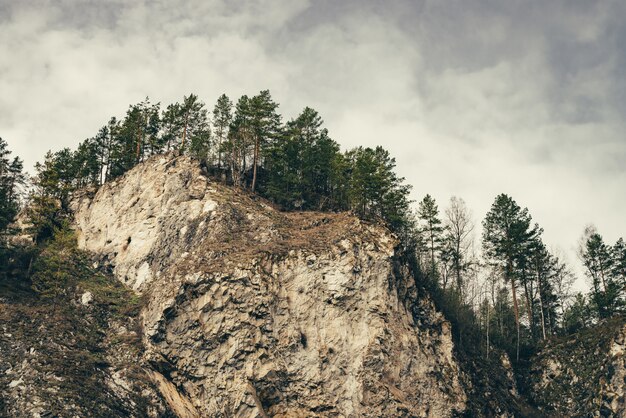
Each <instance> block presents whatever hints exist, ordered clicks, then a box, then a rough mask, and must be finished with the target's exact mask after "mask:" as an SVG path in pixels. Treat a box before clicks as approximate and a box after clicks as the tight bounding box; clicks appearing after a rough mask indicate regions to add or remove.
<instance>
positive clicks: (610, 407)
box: [526, 317, 626, 417]
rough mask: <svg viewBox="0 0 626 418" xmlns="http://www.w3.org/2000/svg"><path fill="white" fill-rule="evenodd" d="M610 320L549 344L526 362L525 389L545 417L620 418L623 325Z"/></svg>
mask: <svg viewBox="0 0 626 418" xmlns="http://www.w3.org/2000/svg"><path fill="white" fill-rule="evenodd" d="M624 319H625V318H624V317H615V318H611V319H610V320H605V321H604V322H602V323H600V324H598V325H597V326H594V327H592V328H590V329H586V330H582V331H579V332H578V333H576V334H574V335H571V336H569V337H563V338H560V339H557V340H554V341H551V342H550V343H549V344H548V345H547V346H546V347H544V348H543V349H542V350H541V351H540V352H539V353H538V355H537V356H536V357H535V358H533V359H532V367H531V370H530V373H529V376H528V382H527V385H526V386H527V387H528V389H529V391H530V395H531V398H532V399H533V400H534V401H535V402H536V403H537V404H538V405H539V406H540V407H541V409H543V410H544V411H546V412H547V413H548V414H550V415H551V416H552V415H553V416H581V417H582V416H603V417H626V357H625V353H626V322H625V321H624Z"/></svg>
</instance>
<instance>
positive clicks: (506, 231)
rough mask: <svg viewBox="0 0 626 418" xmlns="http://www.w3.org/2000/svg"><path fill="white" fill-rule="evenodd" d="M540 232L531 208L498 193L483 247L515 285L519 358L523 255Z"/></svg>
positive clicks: (484, 233) (488, 217) (486, 221)
mask: <svg viewBox="0 0 626 418" xmlns="http://www.w3.org/2000/svg"><path fill="white" fill-rule="evenodd" d="M536 236H537V231H536V230H535V229H533V228H531V216H530V215H529V213H528V209H522V208H520V207H519V206H518V205H517V203H515V201H514V200H513V199H511V198H510V197H509V196H507V195H505V194H501V195H499V196H497V197H496V199H495V201H494V203H493V205H492V206H491V210H490V211H489V212H488V213H487V216H486V217H485V220H484V221H483V250H484V254H485V256H486V257H487V258H488V259H489V261H490V262H491V263H492V264H493V265H495V266H497V267H498V268H499V269H500V270H501V271H502V272H503V274H504V279H505V281H507V282H509V284H510V286H511V296H512V299H513V311H514V314H515V325H516V329H517V339H516V341H517V344H516V346H517V350H516V358H517V359H518V360H519V346H520V321H519V305H518V300H517V293H516V287H517V281H518V279H519V277H520V269H519V267H520V266H519V265H518V263H519V260H520V255H521V254H523V253H524V252H525V251H526V250H527V249H528V244H529V242H531V241H532V240H533V239H534V238H535V237H536Z"/></svg>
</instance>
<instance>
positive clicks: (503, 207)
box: [0, 90, 626, 362]
mask: <svg viewBox="0 0 626 418" xmlns="http://www.w3.org/2000/svg"><path fill="white" fill-rule="evenodd" d="M168 152H175V153H178V154H186V155H190V156H192V157H194V158H196V159H198V160H199V161H201V162H202V164H203V165H204V167H205V169H206V171H207V173H208V174H209V175H210V176H212V177H213V178H214V179H215V180H216V181H221V182H224V183H227V184H230V185H232V186H234V187H237V188H240V189H242V190H246V191H248V192H249V193H251V194H257V195H259V196H261V197H264V198H266V199H268V200H269V201H271V202H273V203H274V204H276V206H277V207H279V208H281V209H283V210H289V211H291V210H298V211H305V210H316V211H352V212H353V213H355V214H356V215H357V216H359V217H361V218H363V219H365V220H368V221H381V222H384V223H385V224H387V225H388V227H389V228H390V229H391V230H392V231H393V232H394V233H395V234H396V235H397V236H398V238H399V239H400V242H401V245H400V246H401V248H400V250H401V251H402V253H403V254H405V256H406V258H407V260H408V261H409V262H410V263H411V265H412V267H413V271H414V274H415V276H416V277H417V278H418V280H419V283H421V284H422V286H423V287H424V288H426V289H428V290H429V291H430V292H431V293H432V294H433V295H434V296H435V299H436V301H437V303H438V306H439V307H440V309H442V310H443V311H444V313H445V314H446V316H447V318H448V319H450V320H451V321H452V322H453V324H454V327H453V329H454V334H455V338H456V342H457V345H458V346H460V347H464V348H465V349H467V350H471V351H472V352H475V353H477V354H479V355H480V356H483V357H486V358H489V355H490V352H491V351H492V350H493V349H494V348H499V349H503V350H505V351H507V352H508V353H509V355H510V356H511V358H512V359H513V360H514V361H515V362H518V361H519V360H520V359H524V358H528V357H529V356H530V355H531V354H532V353H534V352H535V351H536V350H537V348H538V347H540V346H541V345H542V344H543V343H544V342H545V341H547V340H549V339H551V338H552V337H555V336H563V335H567V334H569V333H572V332H575V331H577V330H579V329H582V328H586V327H589V326H591V325H593V324H596V323H598V322H599V321H601V320H603V319H605V318H610V317H613V316H616V315H622V314H623V313H624V311H625V308H626V301H625V298H626V289H625V287H626V245H625V244H624V240H623V239H621V238H620V239H619V240H618V241H617V242H616V243H615V244H613V245H611V244H610V243H606V242H605V241H604V239H603V237H602V235H601V234H600V233H599V232H598V231H597V230H596V229H595V228H593V227H588V228H587V229H586V230H585V231H584V232H583V235H582V237H581V241H580V244H579V254H580V261H581V263H582V265H583V267H584V271H585V274H586V276H587V279H588V283H589V284H590V291H589V293H587V294H582V293H576V294H573V292H572V283H573V282H574V280H575V277H574V274H573V273H572V268H571V267H570V266H568V265H567V264H566V263H565V262H564V260H563V259H562V258H561V257H559V256H558V255H557V254H553V253H551V251H550V250H549V249H548V245H547V244H546V243H545V242H544V240H543V238H542V233H543V230H542V228H541V227H540V226H539V225H538V224H536V223H534V222H533V219H532V216H531V214H530V213H529V211H528V210H527V209H526V208H524V207H523V206H520V205H519V204H518V203H517V202H515V200H514V199H513V198H512V197H510V196H508V195H506V194H500V195H498V196H496V197H495V199H494V202H493V205H492V207H491V210H490V211H489V212H488V213H487V214H486V216H485V218H484V220H483V221H482V225H481V226H482V231H481V232H480V238H481V239H480V245H478V244H477V243H476V241H477V240H476V235H477V234H478V233H479V231H478V228H476V225H475V224H474V222H473V220H472V214H471V211H470V209H469V208H468V207H467V206H466V205H465V203H464V201H463V200H462V199H461V198H458V197H452V198H451V199H450V202H449V204H448V206H447V207H446V208H445V209H444V210H443V211H440V210H439V207H438V204H437V202H436V201H435V200H434V199H433V198H432V197H431V196H430V195H428V194H426V195H425V197H424V198H423V199H422V200H421V201H420V202H418V204H417V205H414V203H416V202H411V201H410V198H409V192H410V190H411V186H410V185H407V184H406V183H405V180H404V179H403V178H401V177H399V176H398V175H397V174H396V172H395V160H394V158H393V157H392V156H391V155H390V154H389V153H388V152H387V151H386V150H385V149H384V148H383V147H376V148H367V147H358V148H355V149H351V150H347V151H341V149H340V146H339V144H338V143H337V142H336V141H335V140H333V139H332V138H331V137H330V135H329V132H328V130H327V129H325V128H324V127H323V120H322V118H321V117H320V115H319V114H318V113H317V112H316V111H315V110H313V109H311V108H309V107H306V108H305V109H304V110H303V111H302V112H301V113H300V114H299V115H298V116H297V117H296V118H294V119H291V120H289V121H286V122H283V120H282V116H281V115H280V114H279V113H278V103H276V102H275V101H274V100H273V98H272V96H271V94H270V92H269V91H268V90H264V91H261V92H260V93H259V94H257V95H255V96H252V97H249V96H242V97H240V98H239V99H237V101H236V102H233V101H232V100H231V99H230V98H229V97H228V96H226V95H222V96H220V97H219V98H218V99H217V102H216V104H215V106H214V107H213V109H209V108H208V107H207V106H206V104H205V103H203V102H202V101H201V100H200V99H199V98H198V97H197V96H196V95H194V94H190V95H189V96H186V97H184V98H183V100H182V101H181V102H180V103H173V104H169V105H167V106H161V105H160V104H159V103H151V102H150V101H149V100H148V99H146V100H144V101H142V102H141V103H138V104H135V105H131V106H130V107H129V108H128V110H127V112H126V114H125V115H124V117H122V118H119V119H118V118H116V117H112V118H110V119H109V121H108V122H106V123H105V124H104V125H103V126H102V128H100V129H99V130H98V131H97V132H95V135H94V136H93V137H91V138H87V139H85V140H84V141H82V142H81V143H80V144H79V145H78V147H77V149H75V150H71V149H67V148H66V149H62V150H60V151H56V152H52V151H50V152H48V153H47V154H46V156H45V159H44V161H42V162H41V163H38V164H37V165H36V167H35V173H34V175H33V176H32V178H29V177H28V176H27V175H26V174H25V173H24V171H23V164H22V162H21V160H20V159H19V158H13V159H11V156H10V154H11V153H10V151H9V150H8V149H7V145H6V143H5V142H4V141H2V140H0V258H1V260H0V261H1V262H0V266H2V267H0V276H2V277H6V276H7V275H8V274H9V270H10V268H11V263H12V262H13V261H15V260H17V259H20V257H19V256H18V255H16V252H19V251H20V250H19V249H17V248H15V247H13V246H11V245H10V243H9V236H10V235H11V233H12V222H13V221H14V220H15V218H16V216H17V215H18V213H19V212H20V210H21V209H22V208H24V211H23V213H24V214H25V218H27V219H28V223H30V224H31V232H32V233H33V235H34V236H35V237H36V238H35V240H36V243H37V244H38V246H40V247H42V248H43V247H45V245H46V243H47V242H49V241H50V239H51V238H52V237H54V236H55V234H59V232H61V231H64V230H66V229H67V228H68V227H69V223H70V217H71V213H70V210H69V202H70V200H71V198H72V196H73V194H74V193H75V192H76V191H77V190H80V189H85V188H87V189H89V188H91V189H93V188H97V187H98V186H100V185H102V184H104V183H106V182H108V181H112V180H114V179H116V178H118V177H120V176H123V175H124V173H126V172H127V171H128V170H130V169H131V168H133V167H134V166H135V165H137V164H139V163H141V162H142V161H144V160H145V159H147V158H148V157H150V156H152V155H158V154H163V153H168Z"/></svg>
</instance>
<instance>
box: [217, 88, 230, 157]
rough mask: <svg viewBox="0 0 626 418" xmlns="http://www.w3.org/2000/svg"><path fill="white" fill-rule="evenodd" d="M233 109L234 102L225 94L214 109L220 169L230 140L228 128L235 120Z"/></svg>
mask: <svg viewBox="0 0 626 418" xmlns="http://www.w3.org/2000/svg"><path fill="white" fill-rule="evenodd" d="M232 109H233V102H231V100H230V99H229V98H228V96H226V95H225V94H222V95H221V96H220V97H219V98H218V99H217V103H216V104H215V108H213V129H214V131H215V140H216V149H217V168H218V169H221V168H222V162H223V158H222V153H223V152H224V144H225V142H226V141H227V139H228V128H229V127H230V124H231V122H232V119H233V114H232Z"/></svg>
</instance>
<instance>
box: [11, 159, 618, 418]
mask: <svg viewBox="0 0 626 418" xmlns="http://www.w3.org/2000/svg"><path fill="white" fill-rule="evenodd" d="M73 211H74V218H75V223H74V229H75V233H74V234H73V235H72V234H71V233H68V232H61V233H59V235H58V236H57V237H56V238H55V239H54V240H53V241H51V242H50V243H48V244H46V245H43V246H37V247H32V246H31V247H28V244H24V245H26V247H24V248H25V250H24V251H23V253H22V258H23V259H22V260H13V263H14V264H15V271H16V273H15V274H12V273H11V274H9V276H8V278H7V277H4V278H0V279H1V280H0V416H4V415H6V416H11V417H54V416H58V417H66V416H67V417H74V416H94V417H118V416H119V417H122V416H123V417H183V418H186V417H242V418H244V417H255V418H256V417H283V418H286V417H346V418H348V417H455V416H481V417H482V416H484V417H518V416H519V417H536V416H537V417H539V416H559V417H560V416H616V417H620V416H625V410H624V382H625V381H626V380H625V379H626V378H625V376H626V374H625V373H626V372H625V367H624V347H625V342H624V341H625V340H626V329H625V328H624V319H623V318H614V319H612V320H610V321H606V322H604V323H602V324H600V325H599V326H598V327H595V328H592V329H588V330H584V331H582V332H580V333H578V334H576V335H573V336H570V337H567V338H561V339H555V340H554V341H551V342H550V343H549V344H548V345H547V346H546V347H544V348H543V349H542V351H541V352H540V353H538V354H537V355H536V356H535V357H534V358H533V359H531V362H530V363H529V366H528V369H527V373H526V374H525V375H523V376H521V377H520V376H519V375H518V379H517V382H516V377H515V374H514V372H513V370H512V368H511V365H510V362H509V361H508V358H507V357H506V356H505V355H500V354H498V355H496V353H495V352H494V355H492V356H491V358H490V359H489V360H487V359H485V358H484V356H483V355H481V354H480V353H473V352H472V351H471V350H469V351H468V350H465V351H461V350H458V349H456V348H455V346H454V344H453V338H452V333H451V330H450V324H449V322H448V321H446V319H445V318H444V316H443V315H442V314H441V313H440V312H438V311H437V309H435V307H434V305H433V303H432V301H431V298H430V297H429V295H428V293H427V292H426V291H425V290H423V289H421V288H420V287H419V286H418V283H416V282H415V279H414V278H413V276H412V275H411V274H410V273H409V271H408V268H407V266H406V264H405V261H404V260H403V258H402V256H401V255H400V254H398V253H397V245H398V243H397V241H396V239H395V237H394V236H393V235H392V234H391V233H390V232H389V231H388V230H387V229H385V228H384V227H382V226H380V225H377V224H372V223H367V222H363V221H361V220H359V219H357V218H356V217H354V216H351V215H350V214H347V213H339V214H337V213H315V212H300V213H285V212H280V211H278V210H276V209H275V208H273V207H272V206H271V205H270V204H268V203H267V202H266V201H264V200H263V199H259V198H256V197H254V196H252V195H249V194H247V193H243V192H240V191H238V190H236V189H233V188H230V187H227V186H224V185H222V184H221V183H219V182H215V181H212V180H210V179H209V178H208V177H207V176H206V174H205V173H204V171H203V169H202V166H201V165H200V164H199V163H198V162H196V161H194V160H192V159H189V158H186V157H175V156H171V155H168V156H157V157H153V158H151V159H149V160H148V161H146V162H145V163H143V164H140V165H138V166H136V167H135V168H134V169H133V170H131V171H129V172H128V173H126V174H125V175H124V176H123V177H121V178H119V179H118V180H117V181H114V182H111V183H108V184H105V185H104V186H102V187H101V188H100V189H99V190H98V191H91V192H89V191H85V192H82V194H81V195H79V196H76V198H75V199H74V202H73ZM76 238H77V240H78V246H79V247H80V249H78V248H76ZM28 248H31V249H30V250H28ZM35 253H36V254H37V255H36V257H34V258H33V254H35ZM33 259H35V262H34V263H33ZM20 272H21V273H20ZM11 277H13V278H11ZM47 285H51V286H52V288H51V289H48V290H46V288H45V287H46V286H47ZM41 286H43V288H42V287H41ZM33 289H34V290H36V291H34V290H33ZM520 370H521V369H519V370H517V372H519V371H520ZM520 392H521V393H522V396H520V394H519V393H520ZM524 396H526V397H527V398H528V399H529V400H530V403H531V404H534V405H535V407H536V409H535V408H534V407H532V406H529V405H528V403H527V402H526V400H525V398H524Z"/></svg>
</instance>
